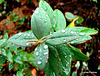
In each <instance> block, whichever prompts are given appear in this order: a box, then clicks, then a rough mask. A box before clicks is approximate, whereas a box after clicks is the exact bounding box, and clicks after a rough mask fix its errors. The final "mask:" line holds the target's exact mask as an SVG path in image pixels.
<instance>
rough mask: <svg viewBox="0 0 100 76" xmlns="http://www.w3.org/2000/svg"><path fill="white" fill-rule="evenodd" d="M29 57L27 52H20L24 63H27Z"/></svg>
mask: <svg viewBox="0 0 100 76" xmlns="http://www.w3.org/2000/svg"><path fill="white" fill-rule="evenodd" d="M27 55H28V53H27V52H20V57H21V58H22V60H23V61H27V60H28V59H27Z"/></svg>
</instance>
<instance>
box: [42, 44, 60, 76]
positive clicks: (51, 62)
mask: <svg viewBox="0 0 100 76" xmlns="http://www.w3.org/2000/svg"><path fill="white" fill-rule="evenodd" d="M49 52H50V53H49V59H48V62H47V64H46V66H45V68H44V70H43V71H44V73H45V74H46V75H47V76H59V56H58V53H57V50H56V48H54V47H53V46H50V45H49Z"/></svg>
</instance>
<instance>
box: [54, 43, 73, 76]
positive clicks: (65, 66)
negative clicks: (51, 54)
mask: <svg viewBox="0 0 100 76" xmlns="http://www.w3.org/2000/svg"><path fill="white" fill-rule="evenodd" d="M56 47H57V50H58V53H59V58H60V75H61V76H70V72H71V61H72V57H71V53H70V49H68V46H67V45H65V44H64V45H58V46H56Z"/></svg>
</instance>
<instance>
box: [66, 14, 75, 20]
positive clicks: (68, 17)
mask: <svg viewBox="0 0 100 76" xmlns="http://www.w3.org/2000/svg"><path fill="white" fill-rule="evenodd" d="M65 16H66V18H67V19H68V20H73V18H74V15H73V14H72V13H71V12H66V13H65Z"/></svg>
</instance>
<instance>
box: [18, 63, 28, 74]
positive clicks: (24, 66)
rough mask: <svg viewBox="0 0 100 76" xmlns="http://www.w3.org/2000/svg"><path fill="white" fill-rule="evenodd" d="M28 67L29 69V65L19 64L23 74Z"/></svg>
mask: <svg viewBox="0 0 100 76" xmlns="http://www.w3.org/2000/svg"><path fill="white" fill-rule="evenodd" d="M27 67H28V64H27V63H25V64H23V65H21V64H19V70H20V71H22V72H23V71H24V69H25V68H27Z"/></svg>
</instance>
